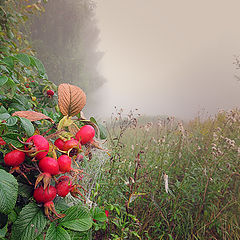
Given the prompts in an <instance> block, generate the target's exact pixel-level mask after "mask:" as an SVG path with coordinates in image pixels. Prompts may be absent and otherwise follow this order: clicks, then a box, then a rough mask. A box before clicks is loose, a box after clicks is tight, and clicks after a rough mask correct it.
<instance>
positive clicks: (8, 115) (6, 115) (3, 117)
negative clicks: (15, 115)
mask: <svg viewBox="0 0 240 240" xmlns="http://www.w3.org/2000/svg"><path fill="white" fill-rule="evenodd" d="M10 117H11V115H10V114H8V113H1V114H0V120H7V119H8V118H10Z"/></svg>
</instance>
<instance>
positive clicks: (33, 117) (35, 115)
mask: <svg viewBox="0 0 240 240" xmlns="http://www.w3.org/2000/svg"><path fill="white" fill-rule="evenodd" d="M12 116H17V117H24V118H27V119H28V120H30V121H31V122H33V121H39V120H43V119H45V120H49V121H50V122H51V123H54V121H53V120H52V119H51V118H50V117H48V116H46V115H44V114H43V113H39V112H34V111H18V112H15V113H13V114H12Z"/></svg>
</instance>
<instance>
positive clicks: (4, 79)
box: [0, 76, 8, 86]
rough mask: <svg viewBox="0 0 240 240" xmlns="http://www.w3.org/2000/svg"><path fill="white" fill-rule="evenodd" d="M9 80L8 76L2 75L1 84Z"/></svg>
mask: <svg viewBox="0 0 240 240" xmlns="http://www.w3.org/2000/svg"><path fill="white" fill-rule="evenodd" d="M7 80H8V77H7V76H0V86H2V85H4V84H5V83H6V82H7Z"/></svg>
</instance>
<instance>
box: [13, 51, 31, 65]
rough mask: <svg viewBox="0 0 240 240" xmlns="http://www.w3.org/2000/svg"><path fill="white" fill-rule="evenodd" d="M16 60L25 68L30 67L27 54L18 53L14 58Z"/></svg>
mask: <svg viewBox="0 0 240 240" xmlns="http://www.w3.org/2000/svg"><path fill="white" fill-rule="evenodd" d="M14 57H15V58H16V59H17V60H19V61H20V62H21V63H23V64H24V65H26V66H30V63H31V61H30V58H29V56H28V55H27V54H25V53H19V54H17V55H15V56H14Z"/></svg>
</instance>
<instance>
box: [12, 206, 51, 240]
mask: <svg viewBox="0 0 240 240" xmlns="http://www.w3.org/2000/svg"><path fill="white" fill-rule="evenodd" d="M46 224H47V219H46V216H45V215H44V214H43V211H42V209H41V208H40V207H38V206H37V205H36V204H35V203H29V204H28V205H26V206H25V207H24V208H23V209H22V211H21V212H20V214H19V216H18V218H17V220H16V221H15V222H14V224H13V226H12V235H11V240H33V239H35V238H36V237H37V236H38V235H40V234H41V233H42V231H43V229H44V228H45V226H46Z"/></svg>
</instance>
